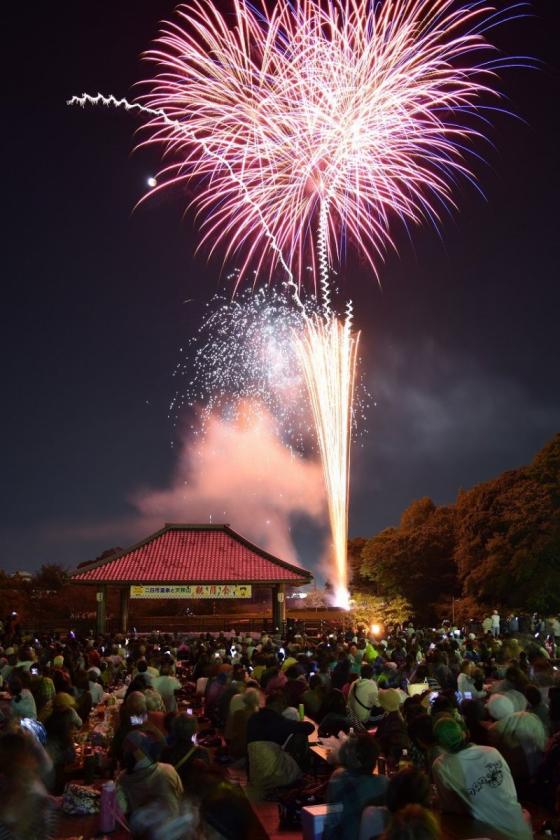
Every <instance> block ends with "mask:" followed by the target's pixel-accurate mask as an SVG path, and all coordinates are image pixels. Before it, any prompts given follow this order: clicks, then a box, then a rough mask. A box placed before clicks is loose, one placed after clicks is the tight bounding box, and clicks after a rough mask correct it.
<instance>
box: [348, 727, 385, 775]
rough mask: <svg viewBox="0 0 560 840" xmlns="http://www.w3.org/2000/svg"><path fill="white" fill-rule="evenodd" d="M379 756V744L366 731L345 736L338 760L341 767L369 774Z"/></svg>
mask: <svg viewBox="0 0 560 840" xmlns="http://www.w3.org/2000/svg"><path fill="white" fill-rule="evenodd" d="M378 758H379V745H378V743H377V741H376V740H375V738H374V737H373V736H371V735H367V734H366V733H364V734H360V735H354V736H351V737H350V738H347V740H346V741H344V743H343V744H342V746H341V748H340V750H339V753H338V760H339V761H340V764H341V765H342V767H345V768H346V769H347V770H352V771H354V772H356V773H360V774H363V775H365V776H371V774H372V773H373V771H374V769H375V765H376V763H377V759H378Z"/></svg>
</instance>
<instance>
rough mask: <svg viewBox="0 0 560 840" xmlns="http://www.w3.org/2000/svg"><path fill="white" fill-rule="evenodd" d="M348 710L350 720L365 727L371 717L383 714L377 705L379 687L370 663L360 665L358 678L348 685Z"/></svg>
mask: <svg viewBox="0 0 560 840" xmlns="http://www.w3.org/2000/svg"><path fill="white" fill-rule="evenodd" d="M348 712H349V714H350V717H351V718H352V720H355V721H356V722H357V723H358V724H359V725H362V726H364V727H365V728H367V726H368V723H369V721H370V719H371V718H374V717H378V716H379V714H383V709H382V708H380V705H379V689H378V687H377V683H376V682H375V680H374V679H373V668H372V666H371V665H362V667H361V670H360V678H359V679H358V680H355V681H354V682H353V683H352V684H351V686H350V690H349V692H348Z"/></svg>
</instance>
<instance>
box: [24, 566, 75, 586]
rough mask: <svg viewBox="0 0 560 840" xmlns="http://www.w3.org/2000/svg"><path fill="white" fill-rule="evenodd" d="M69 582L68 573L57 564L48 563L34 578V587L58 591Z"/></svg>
mask: <svg viewBox="0 0 560 840" xmlns="http://www.w3.org/2000/svg"><path fill="white" fill-rule="evenodd" d="M67 581H68V573H67V572H66V570H65V569H63V568H62V566H59V565H57V564H56V563H46V564H43V565H42V566H41V568H40V569H39V571H38V572H36V573H35V575H34V576H33V587H34V588H36V589H50V590H58V589H62V587H63V586H64V585H65V584H66V583H67Z"/></svg>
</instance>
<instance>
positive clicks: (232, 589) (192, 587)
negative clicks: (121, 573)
mask: <svg viewBox="0 0 560 840" xmlns="http://www.w3.org/2000/svg"><path fill="white" fill-rule="evenodd" d="M130 597H131V598H216V599H218V598H251V597H252V591H251V586H248V585H245V584H239V583H235V584H230V583H205V584H187V583H185V584H179V585H178V586H166V585H164V584H154V585H153V586H152V585H150V586H131V587H130Z"/></svg>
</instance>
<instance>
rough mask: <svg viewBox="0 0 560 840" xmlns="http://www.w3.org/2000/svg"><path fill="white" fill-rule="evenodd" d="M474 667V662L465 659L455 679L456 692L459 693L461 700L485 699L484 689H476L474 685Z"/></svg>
mask: <svg viewBox="0 0 560 840" xmlns="http://www.w3.org/2000/svg"><path fill="white" fill-rule="evenodd" d="M476 670H477V669H476V666H475V664H474V662H471V661H469V660H468V659H465V660H464V662H463V663H462V665H461V671H460V673H459V676H458V677H457V690H458V691H459V692H460V693H461V700H478V699H479V698H481V697H486V692H485V691H484V689H478V688H477V686H476V684H475V673H476Z"/></svg>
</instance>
